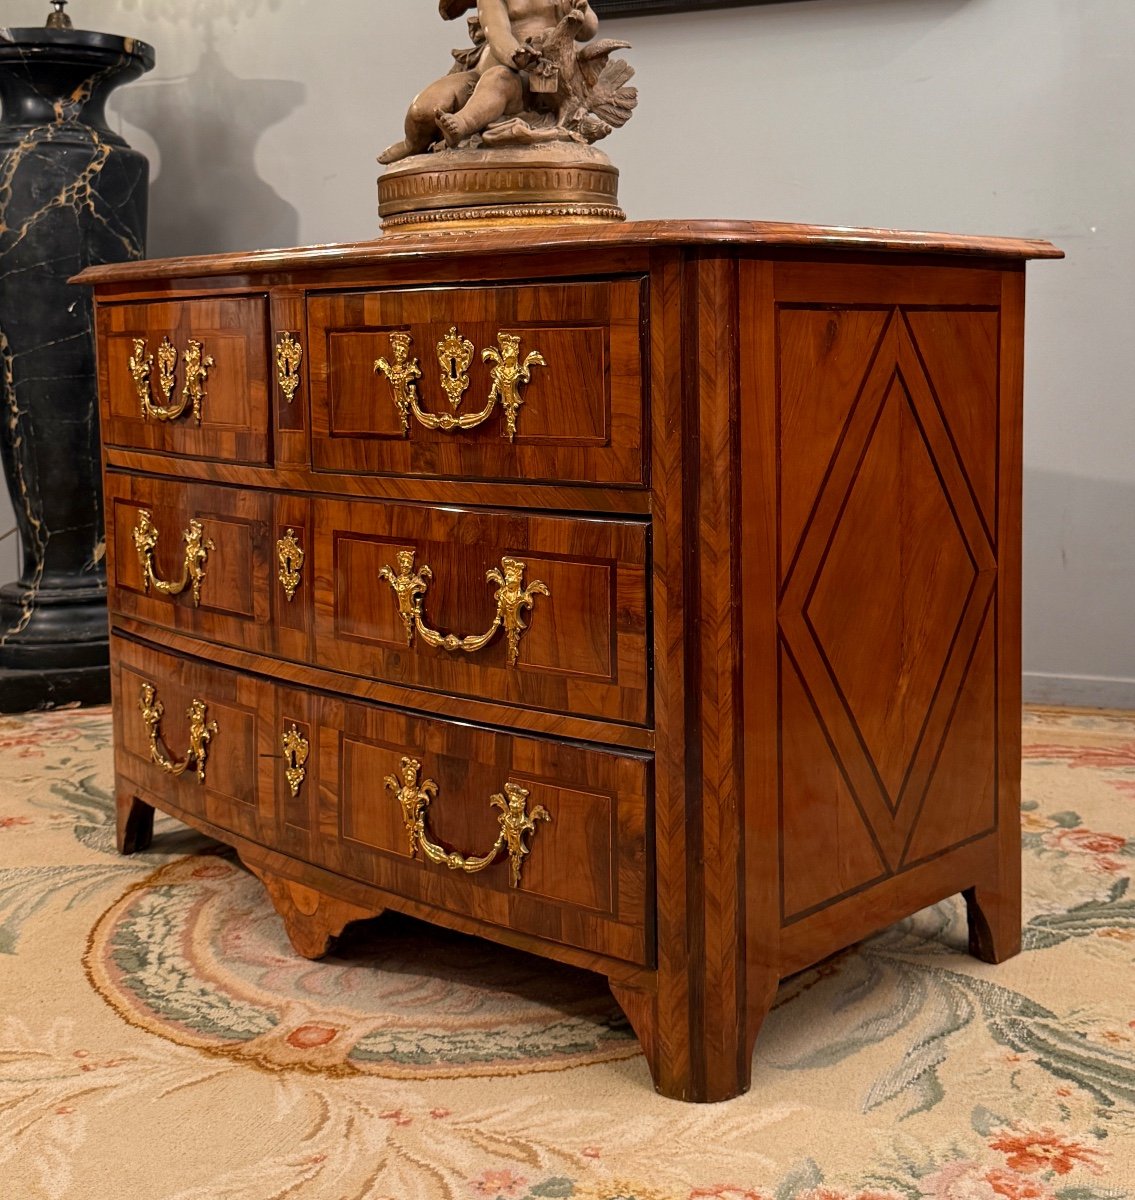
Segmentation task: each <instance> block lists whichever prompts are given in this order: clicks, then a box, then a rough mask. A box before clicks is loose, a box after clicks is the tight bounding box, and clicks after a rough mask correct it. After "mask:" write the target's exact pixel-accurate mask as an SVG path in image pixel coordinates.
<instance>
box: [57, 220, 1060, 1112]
mask: <svg viewBox="0 0 1135 1200" xmlns="http://www.w3.org/2000/svg"><path fill="white" fill-rule="evenodd" d="M1054 256H1058V252H1057V251H1055V250H1054V249H1053V247H1051V246H1049V245H1048V244H1047V243H1042V242H1023V241H1017V240H1012V239H996V238H993V239H989V238H963V237H955V236H950V235H945V234H933V235H931V234H907V233H901V232H896V231H893V230H886V231H881V230H833V229H819V228H813V227H807V226H791V225H773V224H759V223H748V222H644V223H637V224H636V223H628V224H625V225H615V224H611V225H602V226H587V225H574V226H562V227H561V226H554V225H550V224H549V225H540V226H535V225H534V226H533V227H532V228H526V229H498V230H479V231H472V230H470V231H457V230H450V231H447V232H444V233H420V234H414V233H403V234H386V235H384V236H383V237H381V238H380V239H378V240H376V241H375V242H372V243H360V244H357V245H351V246H341V247H327V246H323V247H313V248H310V249H300V250H295V251H270V252H264V253H257V254H248V255H222V256H217V257H211V258H203V259H194V260H169V261H166V262H139V263H130V264H119V265H116V266H112V267H100V268H95V269H92V270H91V271H88V272H85V273H84V275H83V276H81V277H80V282H81V283H83V284H89V285H93V286H94V289H95V300H96V320H97V324H98V340H99V353H100V370H101V389H102V395H101V400H102V421H103V435H104V442H105V457H106V471H105V480H106V513H107V544H106V553H107V560H108V561H107V567H108V577H109V580H110V598H109V607H110V616H111V632H112V637H111V655H112V667H113V680H114V705H115V769H116V785H115V786H116V810H117V833H118V845H119V848H120V850H122V851H123V852H124V853H133V852H135V851H137V850H142V849H145V847H146V846H147V845H148V844H149V842H150V839H151V837H152V834H153V816H154V811H155V809H162V810H165V811H166V812H168V813H170V814H172V815H173V816H175V817H177V818H179V819H181V820H183V821H186V822H188V823H189V824H190V825H193V826H195V827H197V828H198V829H200V830H202V831H203V832H205V833H206V834H208V835H210V836H212V837H215V838H218V839H220V840H221V841H223V842H225V843H227V844H229V845H230V846H232V847H233V848H234V849H235V850H236V852H237V853H238V854H239V855H240V857H241V859H242V861H243V862H244V863H245V864H246V865H247V866H248V867H249V868H250V869H251V870H252V871H254V872H255V873H256V874H257V876H258V877H259V878H260V879H261V880H262V881H263V882H264V884H265V888H266V894H267V899H269V900H270V901H271V903H272V904H273V905H274V906H275V908H276V910H277V911H278V913H279V915H280V917H281V918H282V920H283V923H284V928H285V930H286V931H287V934H288V937H289V939H290V941H291V944H292V946H293V947H294V948H295V950H296V952H297V953H299V954H302V955H305V956H307V957H310V958H318V957H319V956H320V955H322V954H325V953H327V952H328V950H329V949H330V947H331V946H332V944H333V942H334V939H335V938H336V937H337V936H338V935H339V934H340V933H341V932H342V930H343V928H344V927H345V926H346V925H347V924H348V923H349V922H352V921H357V920H363V919H367V918H371V917H375V916H378V915H379V914H381V913H382V912H383V911H385V910H386V909H392V910H395V911H398V912H401V913H405V914H408V915H410V916H412V917H416V918H418V919H420V920H425V921H428V922H432V923H434V924H437V925H442V926H445V927H447V928H450V929H455V930H459V931H462V932H464V933H467V934H473V935H477V936H479V937H482V938H486V939H490V940H496V941H498V942H501V943H503V944H506V945H509V946H512V947H515V948H518V949H520V950H524V951H527V952H529V953H533V954H538V955H543V956H544V957H547V958H552V959H556V960H558V961H560V962H564V963H569V964H572V965H574V966H576V967H580V968H584V969H587V970H591V971H595V972H598V973H600V974H601V975H604V976H606V978H607V980H608V981H609V983H610V987H611V990H612V992H613V993H614V996H615V999H616V1000H617V1001H618V1003H619V1004H620V1005H621V1006H622V1008H623V1010H624V1012H625V1013H626V1015H627V1017H628V1019H629V1020H630V1022H631V1024H632V1025H633V1027H634V1029H635V1030H636V1032H637V1033H638V1036H639V1039H640V1041H641V1043H642V1048H643V1053H644V1055H645V1058H646V1065H647V1066H648V1067H649V1069H650V1073H651V1075H652V1077H653V1080H654V1083H655V1086H656V1087H657V1088H658V1089H659V1090H660V1091H661V1092H663V1093H664V1094H665V1095H667V1096H671V1097H674V1098H678V1099H684V1100H723V1099H728V1098H729V1097H730V1096H734V1095H736V1094H737V1093H738V1092H741V1091H744V1090H745V1089H746V1088H747V1087H748V1085H749V1077H750V1069H751V1063H752V1055H753V1047H754V1042H755V1041H756V1038H757V1033H758V1030H759V1028H760V1026H761V1022H762V1020H763V1019H764V1016H765V1014H766V1013H767V1012H768V1011H769V1009H770V1007H771V1006H772V1004H773V1003H774V1000H775V997H776V992H777V986H778V984H779V982H780V981H781V980H782V979H784V978H786V977H788V976H790V975H792V974H794V973H796V972H798V971H801V970H803V969H804V968H806V967H808V966H810V965H812V964H814V963H817V962H820V961H822V960H823V959H826V958H828V957H830V956H831V955H833V954H835V953H837V952H839V951H841V950H844V949H845V948H847V947H848V946H851V945H852V944H854V943H855V942H856V941H858V940H859V939H861V938H864V937H866V936H867V935H869V934H871V933H873V932H874V931H876V930H878V929H880V928H882V927H884V926H886V925H888V924H890V923H892V922H894V921H898V920H900V919H902V918H904V917H906V916H909V915H910V914H912V913H914V912H916V911H918V910H919V909H921V908H925V907H926V906H928V905H932V904H936V903H938V902H939V901H941V900H943V899H944V898H946V897H948V896H951V895H955V894H958V893H961V894H963V895H964V897H965V900H966V903H967V907H968V912H969V928H970V946H971V949H972V952H973V953H974V954H975V955H977V956H978V957H980V958H982V959H985V960H986V961H990V962H999V961H1001V960H1002V959H1004V958H1007V957H1009V956H1011V955H1013V954H1015V953H1016V952H1017V950H1018V949H1019V946H1020V933H1021V924H1020V922H1021V911H1020V822H1019V804H1020V794H1019V776H1020V742H1019V738H1020V699H1021V696H1020V680H1021V660H1020V583H1021V572H1020V562H1021V558H1020V555H1021V528H1020V524H1021V509H1020V503H1021V478H1022V459H1021V446H1022V437H1023V435H1022V410H1023V379H1024V360H1023V344H1024V262H1025V261H1026V260H1027V259H1030V258H1050V257H1054ZM473 953H474V954H475V950H474V951H473ZM424 961H425V962H426V966H427V969H428V955H427V956H424ZM551 999H552V1000H553V1002H554V997H551ZM757 1050H758V1053H759V1050H760V1047H759V1043H757ZM590 1069H592V1070H598V1069H600V1068H590ZM644 1079H645V1076H644Z"/></svg>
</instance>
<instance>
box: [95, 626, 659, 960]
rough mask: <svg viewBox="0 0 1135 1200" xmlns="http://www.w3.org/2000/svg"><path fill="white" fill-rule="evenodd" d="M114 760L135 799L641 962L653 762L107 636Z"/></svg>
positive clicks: (481, 916)
mask: <svg viewBox="0 0 1135 1200" xmlns="http://www.w3.org/2000/svg"><path fill="white" fill-rule="evenodd" d="M115 689H116V691H115V694H116V696H117V697H118V702H119V704H120V706H121V709H120V711H121V713H122V717H123V721H122V729H121V738H120V741H119V744H118V756H119V761H118V769H119V771H120V772H121V773H122V774H123V775H124V776H126V777H128V778H129V779H130V780H132V781H133V783H134V785H135V786H136V787H137V788H138V789H139V790H140V791H141V792H142V793H143V794H145V795H147V796H154V797H156V798H160V799H161V802H162V803H163V806H167V807H172V808H174V809H176V810H177V812H178V814H179V815H181V816H183V817H189V818H192V817H197V818H200V819H201V820H203V821H207V822H209V823H210V824H212V825H215V826H217V827H218V828H219V830H220V831H221V832H222V833H226V832H227V833H232V834H236V835H239V836H241V837H245V838H248V839H250V840H251V841H253V842H256V843H258V844H261V845H265V846H273V845H281V846H284V847H286V848H287V849H288V850H290V851H291V852H292V853H294V854H296V855H297V856H299V857H301V858H303V859H304V860H305V861H308V862H311V863H316V864H319V865H321V866H324V867H327V868H328V869H330V870H331V871H334V872H335V873H337V874H339V875H341V876H344V877H346V878H351V879H358V880H363V881H365V882H367V883H371V884H374V885H375V886H377V887H381V888H384V889H386V890H388V891H391V892H395V893H397V894H398V895H401V896H406V897H409V898H411V899H414V900H418V901H421V902H423V903H425V904H428V905H431V906H435V907H437V908H441V909H444V910H446V911H449V912H456V913H464V914H467V915H469V916H470V917H472V918H474V919H476V920H478V921H480V922H484V923H487V924H491V925H498V926H501V927H503V928H508V929H516V930H525V931H527V932H529V933H532V934H535V935H538V936H540V937H547V938H551V939H553V940H555V941H559V942H563V943H565V944H567V945H571V946H576V947H579V948H580V949H584V950H592V951H595V952H596V953H600V954H605V955H609V956H611V957H613V958H621V959H626V960H628V961H630V962H635V963H645V962H647V961H648V956H649V955H650V954H651V953H652V950H653V943H652V941H650V940H649V939H648V932H649V929H650V926H649V918H650V916H651V904H652V897H651V896H650V894H649V893H648V890H647V880H648V878H649V876H650V871H649V862H650V855H649V847H648V842H647V839H648V829H649V821H648V810H649V792H648V779H649V761H648V759H647V758H645V757H644V756H641V755H640V756H632V755H626V754H613V753H609V752H603V751H600V750H593V749H583V748H580V747H575V746H567V745H563V744H559V743H556V742H553V741H547V740H543V739H538V738H524V737H514V736H511V735H506V734H500V733H492V732H489V731H487V730H477V729H471V728H469V727H467V726H461V725H455V724H452V723H450V722H446V721H439V720H420V719H414V718H411V717H409V716H407V715H406V714H404V713H400V712H396V711H393V710H389V709H381V708H378V707H376V706H374V705H366V704H357V703H349V702H344V701H340V700H336V699H334V698H333V697H329V696H319V697H317V696H312V695H310V694H306V693H302V692H296V691H294V690H290V689H287V688H281V687H277V686H275V685H274V684H272V683H271V682H269V681H267V680H263V679H260V678H256V677H250V676H242V675H240V674H239V673H235V672H232V671H227V670H224V669H221V668H218V667H213V666H209V665H206V664H204V663H193V662H188V661H185V660H182V659H179V658H177V657H175V656H172V655H169V654H165V653H161V652H157V651H153V650H149V649H147V648H145V647H142V646H139V645H136V644H134V643H130V642H126V643H122V644H121V645H120V646H119V647H118V655H117V665H116V673H115Z"/></svg>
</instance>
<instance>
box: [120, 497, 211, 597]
mask: <svg viewBox="0 0 1135 1200" xmlns="http://www.w3.org/2000/svg"><path fill="white" fill-rule="evenodd" d="M133 536H134V548H135V549H136V550H137V551H138V565H139V566H140V567H141V568H142V588H143V590H144V591H145V592H146V593H147V594H149V591H150V588H153V589H154V591H156V592H161V593H162V594H163V595H165V596H180V595H181V593H182V592H184V591H185V589H186V588H187V587H190V586H191V587H192V588H193V606H194V608H199V607H200V605H201V585H202V584H203V583H204V582H205V565H206V563H207V562H208V559H209V551H210V550H216V548H217V547H216V546H215V545H213V542H212V541H211V540H210V539H209V538H207V537H206V536H205V529H204V526H203V525H202V524H201V522H200V521H197V520H193V521H190V522H189V528H188V529H186V531H185V532H184V533H183V534H182V535H181V536H182V538H183V539H184V540H185V558H184V560H183V561H182V564H181V578H180V579H179V580H177V582H176V583H171V582H169V581H168V580H165V579H159V578H158V575H157V571H156V569H155V567H154V551H155V550H156V549H157V545H158V537H159V536H160V535H159V533H158V530H157V527H156V526H155V525H154V517H153V514H152V513H151V512H150V511H149V510H148V509H145V508H140V509H139V510H138V523H137V525H135V526H134V534H133Z"/></svg>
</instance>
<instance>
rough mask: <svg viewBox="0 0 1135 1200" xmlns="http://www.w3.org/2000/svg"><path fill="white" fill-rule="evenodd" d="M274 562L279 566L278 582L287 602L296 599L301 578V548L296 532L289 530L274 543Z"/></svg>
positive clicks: (302, 555)
mask: <svg viewBox="0 0 1135 1200" xmlns="http://www.w3.org/2000/svg"><path fill="white" fill-rule="evenodd" d="M276 560H277V562H278V563H279V564H280V572H279V580H280V583H281V584H282V585H283V588H284V595H285V596H287V598H288V602H289V603H291V601H292V600H294V599H295V598H296V589H297V588H298V587H299V585H300V582H301V581H302V578H303V561H304V552H303V547H302V546H301V545H300V544H299V542H298V541H297V540H296V531H295V530H294V529H289V530H288V532H287V533H286V534H284V536H283V537H282V538H280V540H279V541H278V542H277V543H276Z"/></svg>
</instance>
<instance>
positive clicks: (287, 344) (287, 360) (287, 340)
mask: <svg viewBox="0 0 1135 1200" xmlns="http://www.w3.org/2000/svg"><path fill="white" fill-rule="evenodd" d="M302 362H303V347H302V346H301V345H300V344H299V342H298V340H297V339H296V338H295V337H293V336H292V334H290V333H286V332H285V333H280V334H277V335H276V382H277V383H278V384H279V385H280V391H281V392H283V393H284V399H285V400H287V402H288V403H289V404H291V402H292V401H293V400H294V399H295V398H296V392H297V391H298V390H299V386H300V363H302Z"/></svg>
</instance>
